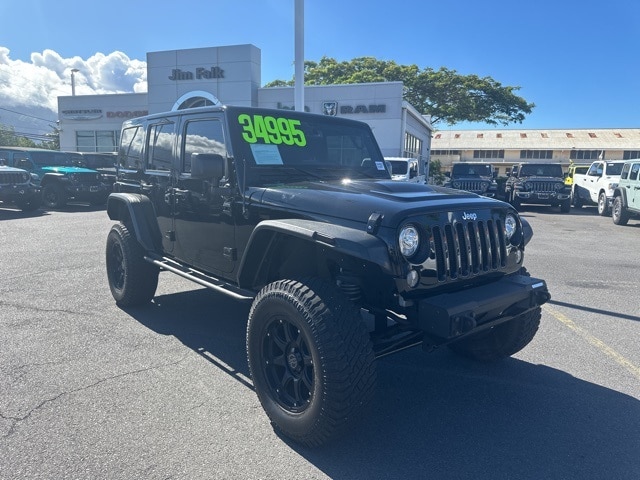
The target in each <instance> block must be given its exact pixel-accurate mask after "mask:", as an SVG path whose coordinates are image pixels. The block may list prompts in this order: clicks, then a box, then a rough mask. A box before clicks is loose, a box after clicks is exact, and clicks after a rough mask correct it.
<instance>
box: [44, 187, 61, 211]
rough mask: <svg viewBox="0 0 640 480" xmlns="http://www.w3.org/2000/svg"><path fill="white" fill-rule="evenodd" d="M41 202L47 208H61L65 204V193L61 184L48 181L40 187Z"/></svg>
mask: <svg viewBox="0 0 640 480" xmlns="http://www.w3.org/2000/svg"><path fill="white" fill-rule="evenodd" d="M42 203H43V204H44V206H45V207H47V208H63V207H65V206H66V205H67V193H66V192H65V191H64V187H63V186H62V185H58V184H57V183H49V184H47V185H45V186H44V188H43V189H42Z"/></svg>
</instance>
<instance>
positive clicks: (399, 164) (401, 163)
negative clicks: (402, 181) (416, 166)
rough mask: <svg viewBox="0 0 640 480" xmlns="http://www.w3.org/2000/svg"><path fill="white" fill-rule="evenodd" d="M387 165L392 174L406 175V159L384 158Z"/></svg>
mask: <svg viewBox="0 0 640 480" xmlns="http://www.w3.org/2000/svg"><path fill="white" fill-rule="evenodd" d="M385 162H387V163H388V164H389V165H391V174H392V175H406V174H407V170H408V163H409V162H408V161H407V160H385Z"/></svg>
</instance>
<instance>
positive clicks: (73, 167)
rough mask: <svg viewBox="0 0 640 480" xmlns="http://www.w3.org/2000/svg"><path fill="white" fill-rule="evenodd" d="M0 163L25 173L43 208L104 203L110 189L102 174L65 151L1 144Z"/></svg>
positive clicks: (113, 177)
mask: <svg viewBox="0 0 640 480" xmlns="http://www.w3.org/2000/svg"><path fill="white" fill-rule="evenodd" d="M0 164H4V165H6V166H8V167H12V168H14V169H20V170H22V171H25V172H28V174H29V176H30V183H32V184H33V185H34V186H35V187H37V189H38V192H39V193H40V195H41V203H42V205H43V206H44V207H45V208H52V209H56V208H63V207H64V206H65V205H67V202H69V201H78V202H87V203H90V204H91V205H103V204H105V203H106V201H107V196H108V195H109V193H110V192H111V189H112V188H111V185H110V184H109V181H108V178H107V177H106V176H105V175H104V174H103V173H101V172H98V171H97V170H94V169H92V168H87V167H84V166H79V165H78V164H77V163H74V160H73V158H72V157H71V155H70V154H69V153H67V152H59V151H55V150H46V149H37V148H24V147H0ZM112 166H113V163H112ZM111 180H112V181H113V180H115V168H114V169H113V173H112V175H111Z"/></svg>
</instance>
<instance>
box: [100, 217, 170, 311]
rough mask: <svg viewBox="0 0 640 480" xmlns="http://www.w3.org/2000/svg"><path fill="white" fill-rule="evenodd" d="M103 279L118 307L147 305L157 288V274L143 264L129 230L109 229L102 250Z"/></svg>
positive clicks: (140, 251) (141, 253) (145, 262)
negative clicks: (105, 245) (104, 259)
mask: <svg viewBox="0 0 640 480" xmlns="http://www.w3.org/2000/svg"><path fill="white" fill-rule="evenodd" d="M105 253H106V255H105V256H106V266H107V279H108V281H109V288H110V289H111V294H112V295H113V298H114V299H115V300H116V304H117V305H118V306H120V307H132V306H136V305H144V304H146V303H149V302H150V301H151V299H152V298H153V296H154V295H155V293H156V288H157V287H158V274H159V273H160V270H159V269H158V267H156V266H155V265H153V264H151V263H149V262H147V261H145V260H144V250H143V249H142V247H141V246H140V244H139V243H138V241H137V240H136V238H135V236H134V235H133V232H131V231H130V228H129V227H127V226H125V225H123V224H121V223H120V224H116V225H114V226H113V227H111V231H110V232H109V235H108V236H107V248H106V252H105Z"/></svg>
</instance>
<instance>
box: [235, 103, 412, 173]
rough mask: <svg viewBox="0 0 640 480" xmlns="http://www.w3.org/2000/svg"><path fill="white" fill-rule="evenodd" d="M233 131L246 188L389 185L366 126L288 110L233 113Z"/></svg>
mask: <svg viewBox="0 0 640 480" xmlns="http://www.w3.org/2000/svg"><path fill="white" fill-rule="evenodd" d="M229 127H230V132H231V136H232V142H233V149H234V152H233V154H234V157H235V159H236V161H240V162H242V163H240V162H238V163H237V165H238V168H239V170H241V171H244V172H246V175H247V178H246V182H247V183H246V184H247V185H253V186H266V185H272V184H279V183H295V182H300V181H305V180H315V181H317V180H320V181H323V180H337V179H346V178H349V179H364V178H376V179H390V174H389V172H388V171H387V168H386V166H385V161H384V158H383V157H382V154H381V153H380V149H379V148H378V145H377V143H376V142H375V139H374V138H373V134H372V133H371V130H370V129H369V127H368V126H367V125H366V124H362V123H359V122H351V121H345V120H342V119H337V118H335V117H328V116H322V115H305V114H299V113H297V112H292V111H288V110H282V111H279V110H254V109H240V108H229ZM405 172H406V166H405Z"/></svg>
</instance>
